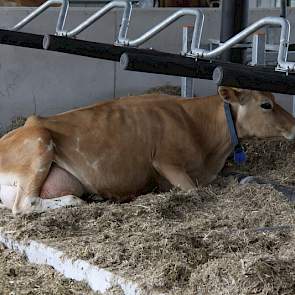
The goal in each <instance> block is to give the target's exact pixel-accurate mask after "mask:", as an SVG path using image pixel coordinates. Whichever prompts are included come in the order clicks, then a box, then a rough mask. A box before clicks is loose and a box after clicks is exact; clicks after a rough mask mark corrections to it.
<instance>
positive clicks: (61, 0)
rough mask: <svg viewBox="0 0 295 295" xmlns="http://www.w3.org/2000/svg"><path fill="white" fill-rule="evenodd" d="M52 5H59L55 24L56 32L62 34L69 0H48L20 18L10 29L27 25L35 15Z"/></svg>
mask: <svg viewBox="0 0 295 295" xmlns="http://www.w3.org/2000/svg"><path fill="white" fill-rule="evenodd" d="M53 5H61V8H60V12H59V15H58V20H57V25H56V33H57V34H62V32H63V28H64V25H65V20H66V16H67V13H68V9H69V1H68V0H48V1H46V2H45V3H44V4H42V5H41V6H39V7H38V8H36V9H35V10H34V11H33V12H32V13H30V14H29V15H28V16H26V17H25V18H24V19H23V20H21V21H20V22H19V23H17V24H16V25H15V26H14V27H13V28H12V30H13V31H18V30H20V29H21V28H23V27H24V26H25V25H27V24H28V23H29V22H31V21H32V20H33V19H35V18H36V17H37V16H39V15H40V14H41V13H43V12H44V11H45V10H47V9H48V8H49V7H50V6H53Z"/></svg>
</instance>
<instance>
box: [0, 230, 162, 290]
mask: <svg viewBox="0 0 295 295" xmlns="http://www.w3.org/2000/svg"><path fill="white" fill-rule="evenodd" d="M0 243H2V244H4V245H5V246H6V247H7V248H9V249H12V250H14V251H15V252H18V253H21V254H23V255H25V256H26V257H27V259H28V261H29V262H31V263H36V264H44V265H50V266H52V267H53V268H54V269H55V270H57V271H58V272H60V273H62V274H63V275H64V276H65V277H67V278H70V279H74V280H77V281H84V282H86V283H87V284H88V285H89V286H90V288H91V289H92V290H93V291H99V292H101V293H104V292H106V291H107V290H108V289H109V288H111V287H113V286H120V287H121V288H122V290H123V291H124V294H125V295H140V294H142V293H144V292H143V291H142V290H141V289H140V288H139V286H138V285H137V284H136V283H131V282H129V281H127V280H125V279H123V278H121V277H120V276H118V275H115V274H113V273H111V272H110V271H107V270H105V269H102V268H98V267H97V266H94V265H91V264H90V263H88V262H87V261H84V260H80V259H78V260H74V259H70V258H67V257H66V256H65V255H64V253H63V252H62V251H60V250H56V249H54V248H52V247H49V246H46V245H45V244H43V243H40V242H36V241H28V242H18V241H16V240H14V239H13V238H12V237H10V236H9V234H7V233H5V232H3V231H1V230H0ZM153 294H154V293H153ZM157 294H158V295H164V294H159V293H157Z"/></svg>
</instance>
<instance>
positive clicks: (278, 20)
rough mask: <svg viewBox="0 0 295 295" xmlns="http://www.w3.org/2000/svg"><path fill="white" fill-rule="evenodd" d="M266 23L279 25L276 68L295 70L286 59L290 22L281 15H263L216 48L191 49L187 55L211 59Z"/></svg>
mask: <svg viewBox="0 0 295 295" xmlns="http://www.w3.org/2000/svg"><path fill="white" fill-rule="evenodd" d="M268 25H273V26H280V27H281V36H280V45H279V50H278V59H277V67H276V70H277V71H283V72H289V71H295V63H294V62H288V61H287V55H288V46H289V38H290V23H289V21H288V20H286V19H285V18H282V17H274V16H269V17H264V18H262V19H260V20H258V21H256V22H255V23H253V24H252V25H250V26H248V27H247V28H245V29H244V30H243V31H241V32H240V33H238V34H237V35H235V36H233V37H232V38H230V39H229V40H227V41H226V42H225V43H223V44H222V45H220V46H219V47H217V48H216V49H214V50H211V51H208V50H205V49H198V48H197V49H195V50H193V51H192V53H191V54H190V55H189V56H191V57H195V58H198V57H202V58H205V59H212V58H214V57H217V56H219V55H220V54H221V53H223V52H224V51H225V50H227V49H230V48H232V47H233V46H234V45H236V44H238V43H239V42H240V41H242V40H244V39H246V38H247V37H248V36H250V35H252V34H253V33H255V32H256V31H257V30H259V29H261V28H262V27H265V26H268Z"/></svg>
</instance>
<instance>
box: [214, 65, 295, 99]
mask: <svg viewBox="0 0 295 295" xmlns="http://www.w3.org/2000/svg"><path fill="white" fill-rule="evenodd" d="M213 81H214V82H215V83H216V85H218V86H231V87H237V88H244V89H253V90H259V91H268V92H276V93H283V94H292V95H294V94H295V74H289V75H286V74H285V73H282V72H277V71H275V70H274V69H273V68H266V67H252V66H247V65H239V64H228V65H225V66H218V67H216V69H215V70H214V72H213Z"/></svg>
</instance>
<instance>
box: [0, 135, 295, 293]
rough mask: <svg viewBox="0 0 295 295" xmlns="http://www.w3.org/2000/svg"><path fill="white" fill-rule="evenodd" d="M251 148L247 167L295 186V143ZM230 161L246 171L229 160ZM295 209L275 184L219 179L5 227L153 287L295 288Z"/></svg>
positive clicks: (3, 223)
mask: <svg viewBox="0 0 295 295" xmlns="http://www.w3.org/2000/svg"><path fill="white" fill-rule="evenodd" d="M245 145H246V146H247V150H248V152H247V154H248V164H247V165H246V166H244V167H242V168H240V171H242V172H243V173H249V174H251V175H257V176H262V177H264V178H268V179H272V180H276V181H278V182H279V183H282V184H288V185H295V168H293V167H295V153H294V152H295V143H290V142H287V141H278V140H271V141H266V140H251V141H247V142H245ZM227 168H229V169H231V168H234V169H235V170H237V167H235V166H234V165H233V164H232V163H231V162H230V161H229V162H228V163H227ZM294 213H295V212H294V204H293V203H289V202H288V201H287V200H286V199H285V198H284V196H283V195H282V194H281V193H279V192H278V191H276V190H275V189H274V188H273V187H272V186H270V185H258V184H247V185H240V184H238V183H237V181H236V180H235V179H234V178H233V177H222V176H219V177H218V179H217V180H216V181H215V182H214V183H212V184H211V185H209V186H207V187H199V188H198V189H196V190H193V191H190V192H182V191H179V190H178V189H174V190H172V191H170V192H168V193H160V194H155V193H152V194H148V195H144V196H141V197H139V198H137V199H136V200H135V201H133V202H130V203H125V204H116V203H111V202H101V203H93V202H92V203H89V204H87V205H84V206H82V207H79V208H64V209H58V210H53V211H50V212H46V213H42V214H31V215H27V216H21V217H13V216H12V215H11V213H10V212H9V211H6V210H3V211H1V218H0V227H3V228H4V229H5V230H6V231H9V232H10V233H11V234H12V235H14V236H15V237H16V238H17V239H34V240H38V241H42V242H44V243H47V244H48V245H51V246H55V247H56V248H58V249H61V250H64V252H65V253H66V255H68V256H70V257H74V258H80V259H85V260H88V261H90V262H91V263H93V264H95V265H98V266H100V267H103V268H106V269H109V270H111V271H113V272H115V273H117V274H119V275H121V276H123V277H125V278H126V279H129V280H134V281H136V282H137V283H139V284H140V286H141V287H142V288H143V289H144V290H146V293H147V294H148V293H149V291H150V290H153V291H161V292H166V293H167V294H173V295H180V294H181V295H183V294H185V295H191V294H202V295H207V294H208V295H209V294H210V295H223V294H230V295H243V294H261V295H262V294H263V295H272V294H274V295H275V294H281V295H294V294H295V231H294V227H295V214H294ZM23 263H24V264H25V262H23ZM48 272H49V273H50V272H51V270H48ZM0 273H1V270H0ZM51 275H53V274H52V273H51ZM44 276H45V278H46V277H48V274H44ZM0 277H1V275H0ZM0 293H1V292H0ZM32 294H38V293H32ZM60 294H63V293H60ZM69 294H70V293H69ZM84 294H91V293H84ZM114 294H115V293H114Z"/></svg>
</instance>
